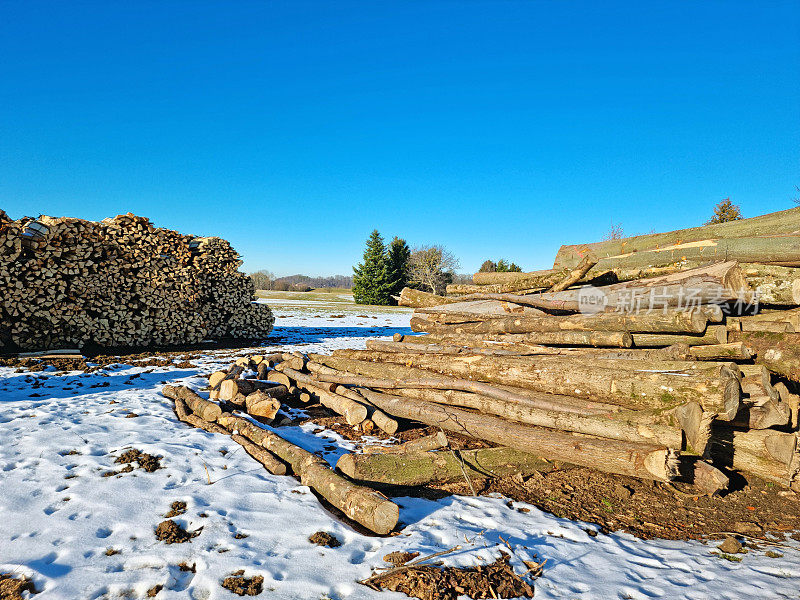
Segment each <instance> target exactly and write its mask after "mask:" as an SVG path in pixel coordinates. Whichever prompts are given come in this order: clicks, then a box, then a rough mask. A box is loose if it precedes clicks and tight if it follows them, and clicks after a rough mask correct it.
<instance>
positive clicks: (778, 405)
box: [731, 397, 792, 429]
mask: <svg viewBox="0 0 800 600" xmlns="http://www.w3.org/2000/svg"><path fill="white" fill-rule="evenodd" d="M791 417H792V413H791V408H790V407H789V406H788V405H786V404H785V403H783V402H773V401H772V400H771V399H770V398H768V397H765V398H764V399H763V402H760V403H758V404H755V403H751V402H745V403H742V408H741V409H740V410H739V413H738V414H737V415H736V418H735V419H734V420H733V421H731V425H733V426H735V427H742V428H744V429H769V428H771V427H782V426H784V425H787V424H789V422H790V419H791Z"/></svg>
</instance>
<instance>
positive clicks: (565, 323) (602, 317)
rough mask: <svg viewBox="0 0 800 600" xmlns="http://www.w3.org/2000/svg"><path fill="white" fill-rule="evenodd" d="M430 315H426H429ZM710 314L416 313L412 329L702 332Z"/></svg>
mask: <svg viewBox="0 0 800 600" xmlns="http://www.w3.org/2000/svg"><path fill="white" fill-rule="evenodd" d="M426 316H427V315H426ZM707 323H708V318H707V317H706V316H705V315H704V314H702V313H700V312H697V311H670V312H667V313H662V312H653V313H647V314H625V313H601V314H596V315H568V316H553V315H549V316H544V317H524V316H523V317H498V318H493V319H489V320H486V321H476V322H472V323H461V324H453V325H447V324H444V325H442V324H439V323H436V322H435V321H433V320H431V319H429V318H421V315H420V316H418V315H414V316H413V317H412V318H411V329H413V330H414V331H425V332H427V333H445V334H447V333H451V334H453V333H454V334H484V333H531V332H554V331H617V332H618V331H629V332H632V333H702V332H704V331H705V329H706V325H707Z"/></svg>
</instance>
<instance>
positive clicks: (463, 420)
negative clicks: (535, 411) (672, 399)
mask: <svg viewBox="0 0 800 600" xmlns="http://www.w3.org/2000/svg"><path fill="white" fill-rule="evenodd" d="M362 389H363V388H362ZM361 393H363V394H364V396H366V397H367V398H368V399H369V400H370V402H372V403H373V404H375V405H376V406H378V407H380V408H381V409H383V410H384V411H386V412H387V413H389V414H392V415H395V416H398V417H402V418H406V419H412V420H415V421H419V422H421V423H425V424H427V425H432V426H435V427H440V428H442V429H444V430H446V431H452V432H455V433H459V434H461V435H468V436H470V437H474V438H478V439H483V440H486V441H489V442H493V443H496V444H501V445H503V446H508V447H511V448H515V449H517V450H522V451H524V452H531V453H533V454H536V455H538V456H546V457H547V458H548V460H557V461H562V462H568V463H571V464H576V465H581V466H587V467H592V468H595V469H598V470H601V471H606V472H609V473H618V474H620V475H630V476H632V477H639V478H644V479H655V480H660V481H669V480H670V479H673V478H675V477H676V476H677V474H678V461H679V459H678V455H679V453H678V452H676V451H675V450H671V449H668V448H664V447H661V446H657V445H654V444H635V443H630V442H620V441H617V440H604V439H597V438H591V437H587V436H580V435H579V434H572V435H571V434H567V433H563V432H558V431H552V430H549V429H543V428H536V427H531V426H529V425H520V424H517V423H511V422H509V421H506V420H504V419H499V418H497V417H492V416H487V415H479V414H476V413H472V412H468V411H465V410H461V409H458V408H453V407H449V406H448V407H445V406H439V405H435V404H431V403H429V402H422V401H419V400H414V399H412V398H401V397H398V396H390V395H388V394H381V393H378V392H373V391H371V390H368V389H363V391H362V392H361Z"/></svg>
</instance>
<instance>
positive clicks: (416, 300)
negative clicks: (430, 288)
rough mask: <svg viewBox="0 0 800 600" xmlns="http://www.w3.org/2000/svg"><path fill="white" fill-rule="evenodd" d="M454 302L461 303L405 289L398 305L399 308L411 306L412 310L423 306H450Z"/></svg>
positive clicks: (456, 300)
mask: <svg viewBox="0 0 800 600" xmlns="http://www.w3.org/2000/svg"><path fill="white" fill-rule="evenodd" d="M453 302H461V300H459V299H454V298H446V297H445V296H439V295H437V294H431V293H429V292H423V291H421V290H415V289H412V288H408V287H405V288H403V289H402V291H401V292H400V300H398V302H397V304H398V305H399V306H410V307H411V308H418V307H421V306H440V305H442V304H450V303H453Z"/></svg>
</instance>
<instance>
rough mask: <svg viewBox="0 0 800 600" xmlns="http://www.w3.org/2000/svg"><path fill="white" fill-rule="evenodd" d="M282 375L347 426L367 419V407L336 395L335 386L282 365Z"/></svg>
mask: <svg viewBox="0 0 800 600" xmlns="http://www.w3.org/2000/svg"><path fill="white" fill-rule="evenodd" d="M282 369H283V370H282V373H283V374H284V375H287V376H288V377H289V378H290V379H292V380H293V381H294V382H295V385H297V387H298V388H300V389H303V390H305V391H306V392H308V393H309V394H312V395H313V396H316V397H317V398H318V399H319V402H320V404H322V405H323V406H324V407H326V408H329V409H331V410H332V411H333V412H335V413H336V414H338V415H342V416H343V417H344V418H345V419H346V420H347V423H348V424H349V425H358V424H359V423H361V422H362V421H363V420H364V419H366V418H367V414H368V410H367V407H366V406H365V405H364V404H362V403H360V402H356V401H354V400H352V399H350V398H348V397H346V396H342V395H340V394H337V393H336V392H335V391H334V390H335V389H336V387H337V384H333V383H330V384H326V383H325V382H322V381H319V380H316V379H314V378H313V377H311V376H309V375H306V374H305V373H300V372H299V371H295V370H294V369H291V368H289V367H287V366H286V365H285V364H284V365H282Z"/></svg>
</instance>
